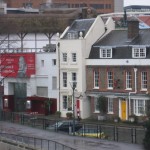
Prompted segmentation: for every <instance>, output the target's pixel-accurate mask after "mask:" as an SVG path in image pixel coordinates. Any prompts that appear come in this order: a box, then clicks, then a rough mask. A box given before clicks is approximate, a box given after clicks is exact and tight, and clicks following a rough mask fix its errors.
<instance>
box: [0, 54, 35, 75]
mask: <svg viewBox="0 0 150 150" xmlns="http://www.w3.org/2000/svg"><path fill="white" fill-rule="evenodd" d="M0 72H1V76H3V77H30V76H31V75H34V74H35V53H5V54H0Z"/></svg>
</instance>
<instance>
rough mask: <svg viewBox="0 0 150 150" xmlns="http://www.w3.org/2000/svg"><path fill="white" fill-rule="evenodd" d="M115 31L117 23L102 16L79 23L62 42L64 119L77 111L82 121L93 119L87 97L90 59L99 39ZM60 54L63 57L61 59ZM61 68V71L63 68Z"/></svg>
mask: <svg viewBox="0 0 150 150" xmlns="http://www.w3.org/2000/svg"><path fill="white" fill-rule="evenodd" d="M113 28H114V22H113V20H112V19H111V18H108V19H107V21H106V22H105V21H104V20H103V19H102V18H101V17H100V16H98V17H97V18H96V19H93V18H92V19H83V20H75V21H74V23H73V24H72V25H71V26H70V27H68V28H67V29H66V30H65V31H64V33H63V34H62V35H61V37H60V39H59V40H58V47H57V48H58V56H59V58H58V60H60V64H58V68H59V70H58V73H59V74H58V76H60V82H59V87H60V93H59V94H60V95H59V96H60V106H59V109H60V111H61V115H62V117H66V113H67V112H73V107H74V110H75V116H77V112H79V114H80V117H81V118H87V117H89V116H90V114H91V112H90V107H91V104H90V101H89V100H88V98H87V97H86V82H88V81H86V68H85V67H86V63H85V62H86V58H88V56H89V53H90V50H91V46H92V44H93V43H95V42H96V41H97V40H98V39H99V38H102V37H103V36H105V35H106V34H108V33H109V32H110V31H111V30H112V29H113ZM59 54H60V55H59ZM59 66H60V67H59ZM72 81H76V82H77V87H76V90H75V101H74V103H75V106H73V102H72V99H71V98H72V92H73V90H72V88H71V86H70V82H72Z"/></svg>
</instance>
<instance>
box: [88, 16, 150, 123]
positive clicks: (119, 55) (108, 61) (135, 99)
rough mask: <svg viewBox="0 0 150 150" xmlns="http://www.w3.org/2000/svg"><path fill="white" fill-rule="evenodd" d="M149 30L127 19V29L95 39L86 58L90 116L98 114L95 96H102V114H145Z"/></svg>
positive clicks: (125, 117)
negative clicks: (103, 98) (104, 98)
mask: <svg viewBox="0 0 150 150" xmlns="http://www.w3.org/2000/svg"><path fill="white" fill-rule="evenodd" d="M149 33H150V30H149V29H139V22H138V20H136V19H133V18H131V20H130V21H128V28H126V29H122V30H112V31H111V32H110V33H109V34H108V35H107V36H105V37H104V38H102V39H100V40H99V41H97V42H96V43H95V44H94V45H93V46H92V49H91V53H90V56H89V59H88V60H87V73H86V75H87V76H86V79H87V91H86V92H87V95H88V96H89V99H90V100H91V112H92V115H93V116H97V115H99V113H100V110H99V104H98V100H99V97H101V96H104V97H106V101H107V103H106V107H107V110H106V114H105V115H106V116H107V117H110V118H112V116H118V117H120V118H121V119H122V120H128V119H129V118H130V116H131V115H136V116H138V117H140V116H142V117H146V115H147V114H148V112H149V110H150V108H149V104H150V98H149V92H150V84H149V83H150V78H149V75H150V69H149V60H150V53H149V52H150V47H149V44H148V43H149V38H148V35H149Z"/></svg>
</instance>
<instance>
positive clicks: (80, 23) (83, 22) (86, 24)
mask: <svg viewBox="0 0 150 150" xmlns="http://www.w3.org/2000/svg"><path fill="white" fill-rule="evenodd" d="M94 21H95V18H91V19H78V20H75V21H74V22H73V23H72V25H71V26H70V28H69V30H68V31H67V33H66V34H65V35H64V37H63V39H67V34H68V33H77V34H78V32H80V31H83V32H84V34H83V36H85V35H86V33H87V32H88V30H89V29H90V27H91V26H92V24H93V23H94ZM76 38H78V36H77V37H76Z"/></svg>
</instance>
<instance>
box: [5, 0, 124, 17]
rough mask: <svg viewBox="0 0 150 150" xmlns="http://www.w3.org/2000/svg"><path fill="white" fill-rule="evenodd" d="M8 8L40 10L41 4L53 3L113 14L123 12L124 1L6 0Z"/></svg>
mask: <svg viewBox="0 0 150 150" xmlns="http://www.w3.org/2000/svg"><path fill="white" fill-rule="evenodd" d="M4 1H5V2H6V3H7V6H8V7H14V8H20V7H32V8H40V6H41V4H45V3H48V4H50V3H53V4H55V5H56V6H59V7H60V5H63V6H64V7H68V8H79V7H92V8H94V9H96V10H97V12H98V13H100V14H104V13H112V12H115V11H122V10H123V0H92V1H91V0H4Z"/></svg>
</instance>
